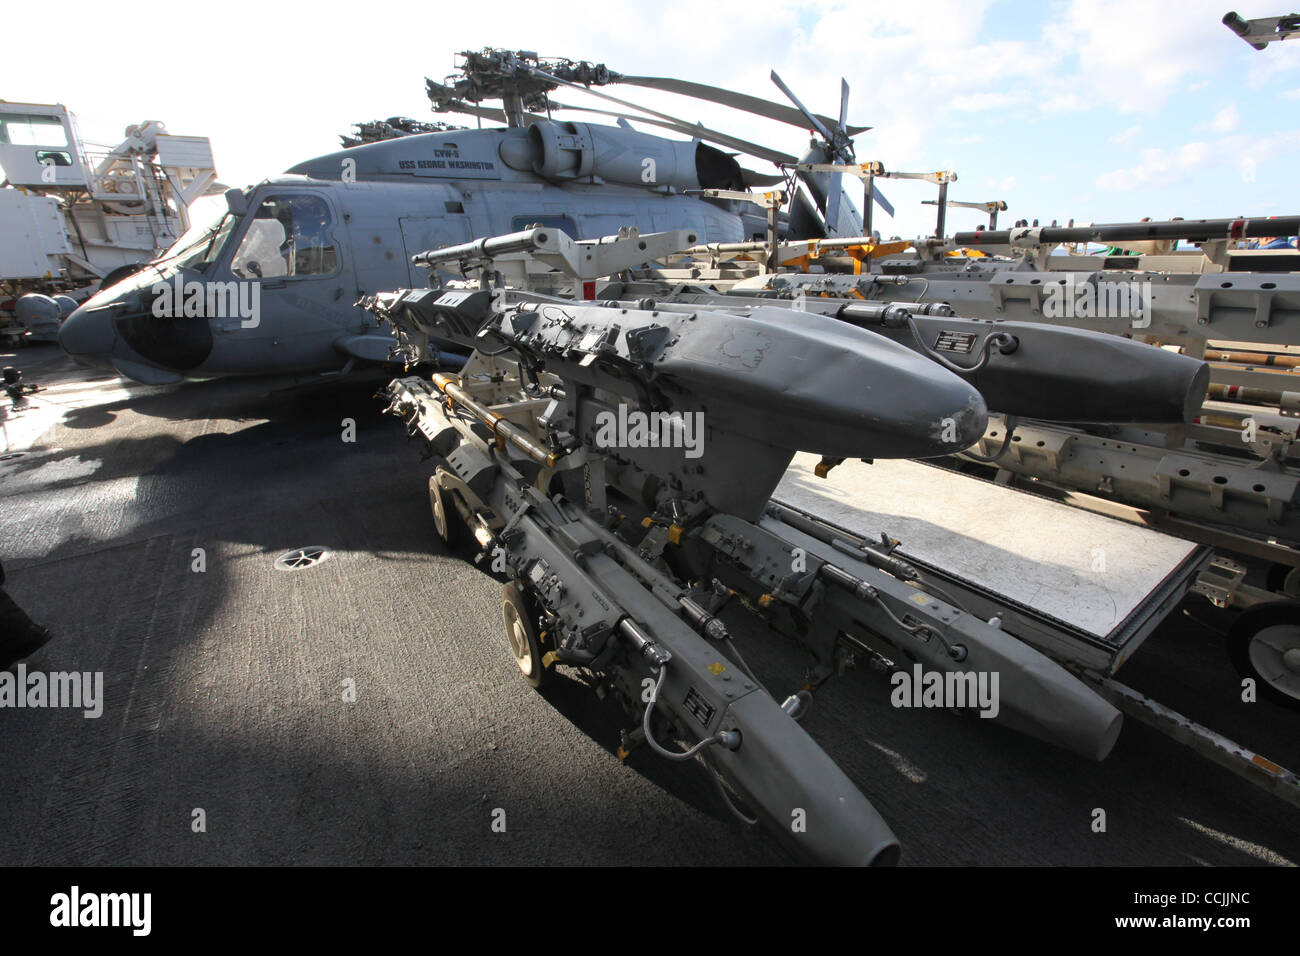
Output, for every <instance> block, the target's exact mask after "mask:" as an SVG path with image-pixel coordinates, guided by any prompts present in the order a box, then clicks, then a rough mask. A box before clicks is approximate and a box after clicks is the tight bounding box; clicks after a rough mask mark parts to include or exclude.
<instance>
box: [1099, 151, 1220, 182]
mask: <svg viewBox="0 0 1300 956" xmlns="http://www.w3.org/2000/svg"><path fill="white" fill-rule="evenodd" d="M1209 155H1210V148H1209V146H1208V145H1207V144H1205V143H1201V142H1196V143H1187V144H1186V145H1185V146H1183V147H1182V148H1180V149H1179V150H1178V151H1177V152H1176V153H1172V152H1169V151H1167V150H1163V149H1157V148H1152V149H1144V150H1142V154H1141V159H1139V161H1138V163H1137V165H1136V166H1130V167H1128V168H1127V169H1114V170H1111V171H1110V172H1107V173H1102V174H1101V175H1100V176H1098V177H1097V187H1098V188H1099V189H1118V190H1124V189H1137V188H1138V187H1140V186H1150V185H1155V184H1157V183H1160V184H1168V183H1169V182H1171V181H1174V180H1177V179H1181V178H1183V177H1184V176H1185V175H1186V174H1187V172H1188V171H1190V170H1192V169H1195V168H1196V167H1198V166H1200V165H1202V164H1203V163H1204V162H1205V161H1206V159H1207V158H1209Z"/></svg>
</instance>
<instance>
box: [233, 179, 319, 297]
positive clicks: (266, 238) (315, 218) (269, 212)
mask: <svg viewBox="0 0 1300 956" xmlns="http://www.w3.org/2000/svg"><path fill="white" fill-rule="evenodd" d="M332 223H333V217H332V216H331V215H330V209H329V206H328V205H327V204H326V203H325V200H323V199H321V198H320V197H319V196H305V195H301V194H298V195H292V196H270V197H268V198H267V199H265V200H263V201H262V204H261V205H260V206H258V207H257V212H256V213H255V214H254V215H253V217H252V219H251V220H250V221H249V223H248V230H247V231H246V232H245V233H244V238H243V239H242V240H241V241H240V243H239V249H238V250H236V252H235V257H234V259H232V260H231V263H230V270H231V272H233V273H234V274H235V275H236V276H239V277H240V278H255V279H272V278H276V277H277V276H286V277H289V278H293V277H295V276H302V277H305V276H319V275H329V274H330V273H332V272H334V271H335V269H336V268H337V267H338V251H337V250H336V249H335V246H334V240H333V238H332V237H331V236H330V226H331V225H332Z"/></svg>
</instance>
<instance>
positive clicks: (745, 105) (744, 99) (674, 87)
mask: <svg viewBox="0 0 1300 956" xmlns="http://www.w3.org/2000/svg"><path fill="white" fill-rule="evenodd" d="M614 82H616V83H626V84H628V85H630V86H641V87H645V88H646V89H651V90H662V91H664V92H665V93H676V94H678V95H679V96H689V97H691V98H693V99H697V100H705V101H706V102H709V103H718V104H720V105H722V106H729V107H731V108H732V109H737V110H741V111H743V112H746V113H753V114H754V115H755V116H762V117H764V118H765V119H770V120H775V121H776V122H778V123H786V124H787V125H789V126H795V127H798V128H799V129H808V128H809V126H808V117H807V116H805V115H804V114H803V113H801V112H800V111H799V110H796V109H792V108H791V107H789V106H785V105H784V104H781V103H773V102H772V101H771V100H765V99H762V98H760V97H757V96H750V95H749V94H748V93H737V92H736V91H734V90H725V89H722V88H721V87H717V86H706V85H705V84H703V83H691V82H690V81H688V80H675V79H672V78H671V77H666V76H623V77H619V78H618V79H617V80H615V81H614ZM817 119H818V120H820V121H821V122H822V123H823V124H825V125H827V126H829V125H831V124H832V122H833V121H832V120H831V119H830V117H827V116H817ZM840 128H841V129H843V130H844V131H845V132H846V133H847V134H848V135H849V136H856V135H858V134H859V133H865V132H866V131H867V130H869V129H871V127H870V126H850V127H846V126H845V125H844V123H843V121H842V120H841V123H840Z"/></svg>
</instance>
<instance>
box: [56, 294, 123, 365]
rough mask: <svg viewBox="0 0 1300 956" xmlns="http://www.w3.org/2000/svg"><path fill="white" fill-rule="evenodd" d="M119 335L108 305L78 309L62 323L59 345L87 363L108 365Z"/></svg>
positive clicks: (80, 360)
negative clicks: (93, 308) (100, 308)
mask: <svg viewBox="0 0 1300 956" xmlns="http://www.w3.org/2000/svg"><path fill="white" fill-rule="evenodd" d="M116 339H117V335H116V333H115V332H114V331H113V320H112V312H111V310H108V309H103V310H97V311H94V312H90V311H87V309H86V307H85V306H82V307H81V308H79V309H77V310H76V311H74V312H73V313H72V314H71V315H70V316H68V317H67V318H66V319H64V320H63V324H62V325H61V326H59V346H60V348H62V349H63V351H65V352H67V353H68V354H69V355H71V356H72V357H73V358H75V359H77V360H78V361H79V362H82V363H83V364H86V365H96V366H107V365H108V363H109V360H110V358H111V356H112V352H113V344H114V342H115V341H116Z"/></svg>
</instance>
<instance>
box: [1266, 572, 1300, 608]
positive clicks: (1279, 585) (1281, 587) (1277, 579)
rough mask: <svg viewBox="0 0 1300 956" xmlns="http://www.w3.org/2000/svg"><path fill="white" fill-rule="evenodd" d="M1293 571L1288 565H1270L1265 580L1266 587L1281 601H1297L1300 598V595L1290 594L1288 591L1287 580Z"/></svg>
mask: <svg viewBox="0 0 1300 956" xmlns="http://www.w3.org/2000/svg"><path fill="white" fill-rule="evenodd" d="M1292 570H1293V569H1292V568H1291V566H1290V565H1286V564H1277V563H1274V564H1271V565H1269V569H1268V574H1267V575H1266V577H1265V580H1264V585H1265V587H1267V588H1268V589H1269V590H1270V591H1272V592H1274V593H1275V594H1276V595H1277V596H1278V598H1279V599H1286V600H1296V599H1297V598H1300V594H1288V593H1287V591H1286V579H1287V576H1288V575H1289V574H1290V573H1291V571H1292ZM1295 570H1300V569H1295Z"/></svg>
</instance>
